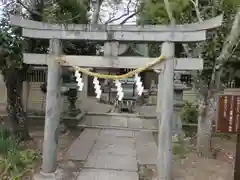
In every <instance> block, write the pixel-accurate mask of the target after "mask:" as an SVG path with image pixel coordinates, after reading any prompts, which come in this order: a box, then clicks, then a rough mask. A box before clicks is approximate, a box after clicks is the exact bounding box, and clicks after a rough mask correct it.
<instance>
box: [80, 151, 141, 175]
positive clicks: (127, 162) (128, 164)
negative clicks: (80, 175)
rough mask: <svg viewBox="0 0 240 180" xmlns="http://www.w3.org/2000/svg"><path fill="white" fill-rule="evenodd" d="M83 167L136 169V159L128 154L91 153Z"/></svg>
mask: <svg viewBox="0 0 240 180" xmlns="http://www.w3.org/2000/svg"><path fill="white" fill-rule="evenodd" d="M84 167H87V168H95V169H114V170H123V171H124V170H125V171H137V170H138V168H137V159H136V157H130V156H118V155H113V154H106V155H103V154H101V155H100V154H92V155H90V156H89V157H88V159H87V161H86V163H85V164H84Z"/></svg>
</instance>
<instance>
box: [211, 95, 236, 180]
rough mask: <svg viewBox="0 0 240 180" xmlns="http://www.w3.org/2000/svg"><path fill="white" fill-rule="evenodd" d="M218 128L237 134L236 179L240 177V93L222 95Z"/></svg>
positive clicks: (219, 131) (219, 105)
mask: <svg viewBox="0 0 240 180" xmlns="http://www.w3.org/2000/svg"><path fill="white" fill-rule="evenodd" d="M216 130H217V132H218V133H234V134H237V142H236V155H235V167H234V180H239V179H240V168H239V167H240V95H221V96H220V98H219V104H218V114H217V124H216Z"/></svg>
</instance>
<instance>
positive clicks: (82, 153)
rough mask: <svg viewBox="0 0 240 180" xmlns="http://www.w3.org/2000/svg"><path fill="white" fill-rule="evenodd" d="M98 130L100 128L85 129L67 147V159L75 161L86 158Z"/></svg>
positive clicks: (98, 132)
mask: <svg viewBox="0 0 240 180" xmlns="http://www.w3.org/2000/svg"><path fill="white" fill-rule="evenodd" d="M100 131H101V130H100V129H85V130H84V131H83V132H82V133H81V134H80V136H79V138H77V139H76V140H75V141H74V142H73V144H72V145H71V147H70V148H69V149H68V151H67V157H68V159H70V160H77V161H84V160H86V159H87V156H88V154H89V153H90V151H91V149H92V147H93V145H94V144H95V142H96V139H97V138H98V136H99V134H100Z"/></svg>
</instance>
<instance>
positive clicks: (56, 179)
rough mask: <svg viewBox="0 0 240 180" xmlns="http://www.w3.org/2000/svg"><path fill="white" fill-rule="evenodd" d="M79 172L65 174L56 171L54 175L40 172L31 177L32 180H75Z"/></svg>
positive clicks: (61, 171) (60, 170)
mask: <svg viewBox="0 0 240 180" xmlns="http://www.w3.org/2000/svg"><path fill="white" fill-rule="evenodd" d="M78 175H79V172H71V173H66V172H64V170H63V169H57V170H56V171H55V172H54V173H43V172H40V173H38V174H35V175H34V176H33V180H75V179H76V178H77V177H78Z"/></svg>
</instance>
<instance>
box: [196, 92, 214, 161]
mask: <svg viewBox="0 0 240 180" xmlns="http://www.w3.org/2000/svg"><path fill="white" fill-rule="evenodd" d="M213 106H214V104H213V102H210V103H209V102H208V98H207V97H205V98H204V100H203V101H202V103H200V105H199V117H198V131H197V152H198V153H199V154H200V155H202V156H204V157H209V158H210V157H212V147H211V136H212V121H213V118H214V115H215V112H214V111H213V110H214V108H213Z"/></svg>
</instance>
